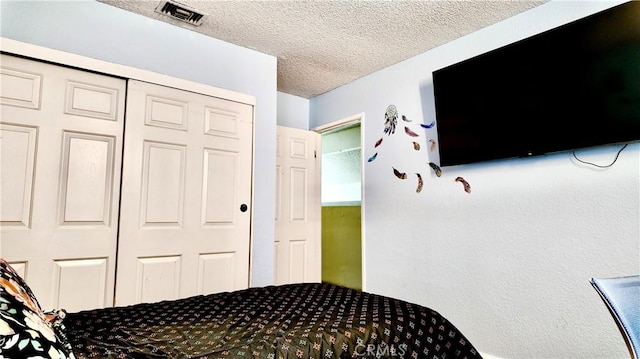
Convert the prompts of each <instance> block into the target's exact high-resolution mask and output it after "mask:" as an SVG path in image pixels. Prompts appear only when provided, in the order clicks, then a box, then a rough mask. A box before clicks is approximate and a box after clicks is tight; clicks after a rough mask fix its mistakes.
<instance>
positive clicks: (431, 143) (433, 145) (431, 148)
mask: <svg viewBox="0 0 640 359" xmlns="http://www.w3.org/2000/svg"><path fill="white" fill-rule="evenodd" d="M435 150H436V141H434V140H433V139H430V140H429V151H430V152H433V151H435Z"/></svg>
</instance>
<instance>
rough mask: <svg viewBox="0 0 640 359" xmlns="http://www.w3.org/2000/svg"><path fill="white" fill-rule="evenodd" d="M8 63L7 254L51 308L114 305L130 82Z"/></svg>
mask: <svg viewBox="0 0 640 359" xmlns="http://www.w3.org/2000/svg"><path fill="white" fill-rule="evenodd" d="M1 56H2V58H1V70H0V75H1V79H0V84H1V110H2V112H1V117H0V180H1V183H0V202H1V205H0V223H1V224H0V225H1V232H0V237H1V241H0V242H1V244H0V247H1V248H2V249H1V250H2V253H1V254H2V257H3V258H5V260H7V261H8V262H9V263H11V264H12V265H13V266H14V267H15V268H16V269H17V270H18V272H20V274H21V275H22V276H23V277H24V278H25V280H26V281H27V283H28V284H29V286H30V287H31V288H32V289H33V291H34V293H35V295H36V296H37V298H38V299H39V301H40V302H41V303H40V304H41V305H42V306H43V307H44V308H49V309H50V308H54V307H61V308H65V309H67V310H68V311H77V310H82V309H91V308H100V307H105V306H111V305H112V304H113V288H114V279H115V274H114V273H115V259H116V258H115V253H116V236H117V223H118V222H117V221H118V198H119V186H120V167H121V156H122V155H121V151H122V133H123V123H124V99H125V86H126V82H125V81H124V80H122V79H118V78H113V77H108V76H103V75H98V74H94V73H88V72H83V71H79V70H75V69H70V68H65V67H61V66H55V65H51V64H46V63H42V62H37V61H32V60H27V59H23V58H18V57H13V56H7V55H1Z"/></svg>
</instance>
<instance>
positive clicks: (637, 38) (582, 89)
mask: <svg viewBox="0 0 640 359" xmlns="http://www.w3.org/2000/svg"><path fill="white" fill-rule="evenodd" d="M433 87H434V96H435V110H436V120H437V129H438V141H439V148H440V165H441V166H452V165H460V164H467V163H474V162H482V161H490V160H496V159H504V158H512V157H525V156H535V155H540V154H545V153H551V152H558V151H569V150H576V149H581V148H587V147H594V146H602V145H607V144H617V143H629V142H633V141H638V140H640V1H632V2H628V3H624V4H621V5H618V6H615V7H613V8H610V9H607V10H605V11H602V12H599V13H596V14H593V15H591V16H588V17H585V18H583V19H580V20H577V21H574V22H571V23H568V24H566V25H563V26H560V27H558V28H555V29H552V30H549V31H546V32H543V33H540V34H538V35H535V36H533V37H530V38H527V39H524V40H521V41H518V42H515V43H513V44H510V45H507V46H504V47H501V48H498V49H496V50H493V51H490V52H488V53H485V54H483V55H479V56H477V57H473V58H471V59H468V60H465V61H462V62H460V63H457V64H453V65H451V66H447V67H445V68H442V69H439V70H436V71H434V72H433Z"/></svg>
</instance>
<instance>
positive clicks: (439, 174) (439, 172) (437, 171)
mask: <svg viewBox="0 0 640 359" xmlns="http://www.w3.org/2000/svg"><path fill="white" fill-rule="evenodd" d="M429 167H431V168H432V169H433V171H434V172H435V173H436V176H438V177H440V176H442V170H441V169H440V166H438V165H437V164H435V163H433V162H429Z"/></svg>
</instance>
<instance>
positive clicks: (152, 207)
mask: <svg viewBox="0 0 640 359" xmlns="http://www.w3.org/2000/svg"><path fill="white" fill-rule="evenodd" d="M127 96H128V97H127V121H126V131H125V132H126V136H125V152H126V153H125V157H124V164H123V187H122V191H123V193H122V202H121V219H120V241H119V248H118V280H117V282H118V288H117V289H116V304H117V305H129V304H133V303H139V302H151V301H157V300H164V299H176V298H183V297H187V296H192V295H196V294H205V293H207V294H208V293H213V292H219V291H226V290H236V289H242V288H247V287H248V284H249V246H250V219H251V211H250V205H251V181H252V150H253V149H252V142H253V106H251V105H247V104H242V103H237V102H233V101H229V100H225V99H220V98H215V97H210V96H205V95H201V94H196V93H192V92H187V91H182V90H177V89H173V88H167V87H162V86H158V85H153V84H149V83H145V82H141V81H133V80H131V81H129V86H128V95H127ZM243 205H244V206H243ZM133 273H135V276H134V275H132V274H133ZM132 278H135V280H134V279H132Z"/></svg>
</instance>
